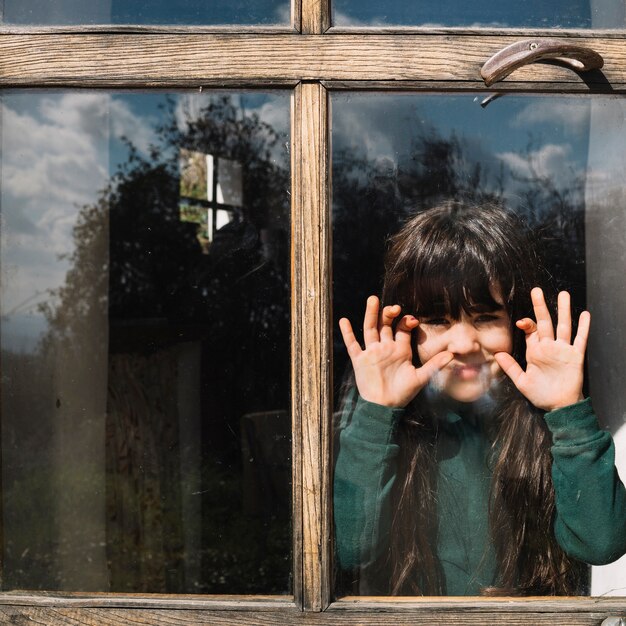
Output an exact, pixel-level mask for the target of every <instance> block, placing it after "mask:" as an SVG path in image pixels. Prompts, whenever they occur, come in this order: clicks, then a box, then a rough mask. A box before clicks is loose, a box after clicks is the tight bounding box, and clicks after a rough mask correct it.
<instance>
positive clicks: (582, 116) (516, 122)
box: [511, 98, 591, 133]
mask: <svg viewBox="0 0 626 626" xmlns="http://www.w3.org/2000/svg"><path fill="white" fill-rule="evenodd" d="M590 106H591V102H590V100H589V99H587V98H568V99H566V100H565V99H563V98H559V99H556V98H540V99H534V98H533V99H532V100H531V101H530V102H529V104H528V105H527V106H525V107H524V108H523V109H522V111H521V112H520V113H519V114H518V115H517V116H516V117H515V118H514V119H513V120H512V122H511V125H512V126H513V127H516V128H519V127H528V128H529V129H532V127H533V125H534V124H558V125H561V124H566V125H567V128H568V131H569V132H573V133H587V132H588V131H589V110H590Z"/></svg>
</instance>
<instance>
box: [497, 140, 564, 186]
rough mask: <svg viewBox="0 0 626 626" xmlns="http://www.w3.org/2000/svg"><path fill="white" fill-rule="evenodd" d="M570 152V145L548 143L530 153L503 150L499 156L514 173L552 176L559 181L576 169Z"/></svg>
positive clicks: (529, 175) (529, 176)
mask: <svg viewBox="0 0 626 626" xmlns="http://www.w3.org/2000/svg"><path fill="white" fill-rule="evenodd" d="M570 153H571V147H570V146H569V145H558V144H546V145H545V146H542V147H541V148H539V150H535V151H534V152H530V153H529V154H528V155H523V154H518V153H515V152H503V153H500V154H498V155H497V156H498V158H499V159H500V160H501V161H503V162H504V163H505V164H506V165H507V166H508V167H509V169H510V170H511V172H512V173H513V174H514V175H517V176H520V177H524V178H532V177H541V178H550V179H552V180H553V181H555V182H558V181H560V180H562V179H563V178H564V177H566V178H569V177H570V176H571V173H572V170H573V169H576V168H575V165H574V163H573V161H571V160H569V158H568V157H569V154H570Z"/></svg>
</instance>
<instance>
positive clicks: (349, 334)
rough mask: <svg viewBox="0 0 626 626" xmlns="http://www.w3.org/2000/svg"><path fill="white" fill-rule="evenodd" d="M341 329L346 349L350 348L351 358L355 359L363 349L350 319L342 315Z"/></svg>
mask: <svg viewBox="0 0 626 626" xmlns="http://www.w3.org/2000/svg"><path fill="white" fill-rule="evenodd" d="M339 330H340V331H341V337H342V338H343V342H344V343H345V344H346V349H347V350H348V355H349V356H350V358H351V359H354V358H355V357H357V356H359V354H361V352H363V350H361V346H360V345H359V342H358V341H357V340H356V337H355V336H354V331H353V330H352V324H350V320H349V319H348V318H346V317H342V318H341V319H340V320H339Z"/></svg>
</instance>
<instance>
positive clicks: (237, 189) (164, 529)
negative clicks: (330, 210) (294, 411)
mask: <svg viewBox="0 0 626 626" xmlns="http://www.w3.org/2000/svg"><path fill="white" fill-rule="evenodd" d="M288 111H289V99H288V96H287V95H286V94H282V93H279V92H274V93H273V94H272V95H268V94H255V93H238V94H234V93H233V94H227V93H225V94H222V95H211V94H208V95H205V94H202V95H197V94H196V95H165V94H103V93H89V92H81V93H71V92H68V93H52V92H39V93H32V92H31V93H17V92H7V93H5V94H4V95H3V100H2V126H3V132H2V155H3V156H2V168H1V175H2V181H1V182H2V195H1V219H2V230H1V240H0V271H1V274H0V297H1V315H2V317H1V334H0V337H1V347H2V352H1V361H0V366H1V372H2V384H1V395H0V398H1V414H0V417H1V427H2V466H1V467H2V507H3V522H4V525H3V536H4V547H3V550H4V551H3V558H2V563H3V589H18V588H19V589H50V590H83V591H117V592H122V591H124V592H172V593H182V592H184V593H288V592H289V591H290V563H291V559H290V545H291V532H290V528H289V511H290V476H291V470H290V456H291V446H290V432H291V427H290V424H291V420H290V410H289V396H290V387H289V325H290V322H289V269H288V267H289V266H288V256H289V254H288V247H289V196H288V192H287V191H286V190H288V189H289V158H288V154H287V148H286V146H287V145H288V136H289V128H288V119H289V112H288ZM192 166H193V167H192Z"/></svg>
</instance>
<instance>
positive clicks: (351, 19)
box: [333, 0, 626, 28]
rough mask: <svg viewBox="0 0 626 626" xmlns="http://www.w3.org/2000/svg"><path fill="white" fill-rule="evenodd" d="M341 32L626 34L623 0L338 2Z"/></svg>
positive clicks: (335, 10) (335, 9) (337, 22)
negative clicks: (456, 29) (423, 29)
mask: <svg viewBox="0 0 626 626" xmlns="http://www.w3.org/2000/svg"><path fill="white" fill-rule="evenodd" d="M333 24H334V25H335V26H391V25H398V26H430V27H437V26H466V27H477V26H483V27H496V28H624V26H626V12H625V8H624V3H623V2H621V1H619V0H574V1H573V2H572V1H566V0H551V1H550V2H546V1H545V0H525V1H524V2H485V1H484V0H480V1H478V2H462V1H461V0H443V1H441V2H401V1H400V0H396V1H395V2H383V3H381V2H375V1H374V0H335V1H334V2H333Z"/></svg>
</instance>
